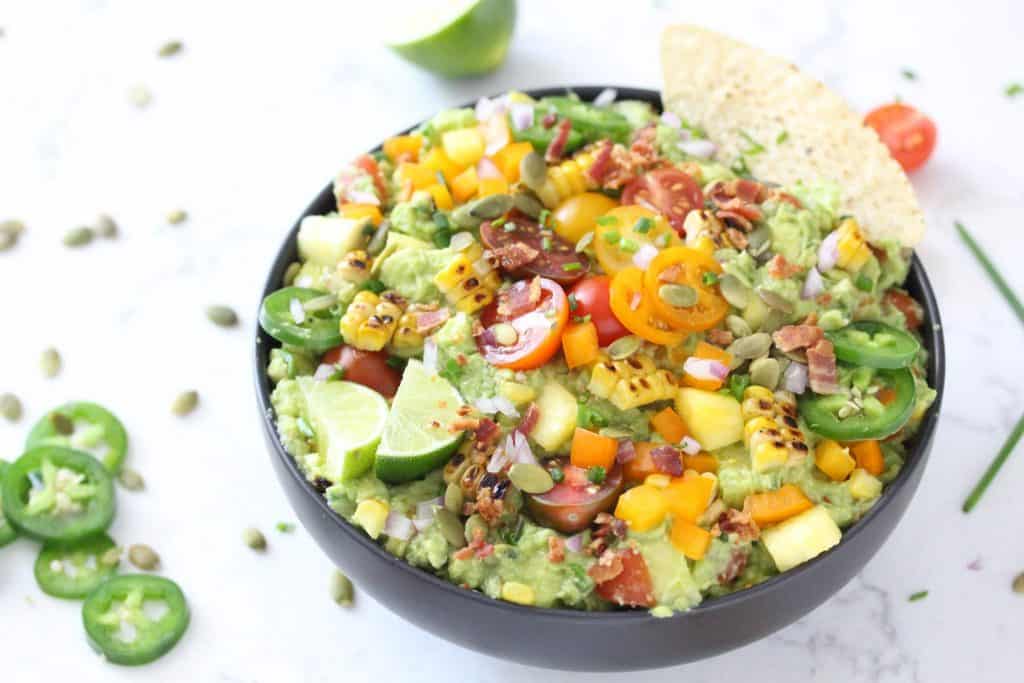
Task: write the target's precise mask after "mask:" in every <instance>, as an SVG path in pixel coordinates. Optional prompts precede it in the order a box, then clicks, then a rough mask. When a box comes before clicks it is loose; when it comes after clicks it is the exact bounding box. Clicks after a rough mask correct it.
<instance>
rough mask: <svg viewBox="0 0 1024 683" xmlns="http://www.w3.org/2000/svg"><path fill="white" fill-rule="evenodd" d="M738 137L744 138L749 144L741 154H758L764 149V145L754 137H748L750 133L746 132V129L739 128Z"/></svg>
mask: <svg viewBox="0 0 1024 683" xmlns="http://www.w3.org/2000/svg"><path fill="white" fill-rule="evenodd" d="M740 137H741V138H743V139H744V140H746V141H747V144H748V145H750V146H749V147H747V148H746V149H745V150H743V154H749V155H751V156H753V155H755V154H760V153H761V152H763V151H764V145H762V144H761V143H760V142H758V141H757V140H755V139H754V138H752V137H750V133H748V132H747V131H745V130H741V131H740Z"/></svg>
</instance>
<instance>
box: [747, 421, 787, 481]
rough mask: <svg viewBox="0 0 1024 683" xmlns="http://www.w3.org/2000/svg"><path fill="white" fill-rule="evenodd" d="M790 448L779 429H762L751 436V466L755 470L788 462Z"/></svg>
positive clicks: (767, 468)
mask: <svg viewBox="0 0 1024 683" xmlns="http://www.w3.org/2000/svg"><path fill="white" fill-rule="evenodd" d="M788 459H789V449H788V448H787V447H786V442H785V441H783V439H782V434H780V433H779V430H778V429H761V430H758V431H757V432H755V433H754V434H753V435H752V436H751V437H750V466H751V468H752V469H753V470H754V471H755V472H764V471H765V470H771V469H775V468H776V467H781V466H782V465H785V464H786V461H787V460H788Z"/></svg>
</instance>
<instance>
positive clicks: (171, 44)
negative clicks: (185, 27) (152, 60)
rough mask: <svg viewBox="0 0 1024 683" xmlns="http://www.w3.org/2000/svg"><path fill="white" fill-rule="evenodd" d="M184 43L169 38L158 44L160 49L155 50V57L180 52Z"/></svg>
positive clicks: (171, 55) (170, 55)
mask: <svg viewBox="0 0 1024 683" xmlns="http://www.w3.org/2000/svg"><path fill="white" fill-rule="evenodd" d="M184 47H185V45H184V44H183V43H182V42H181V41H180V40H169V41H167V42H166V43H164V44H163V45H161V46H160V49H159V50H157V51H156V56H157V57H173V56H174V55H176V54H178V53H179V52H181V50H182V48H184Z"/></svg>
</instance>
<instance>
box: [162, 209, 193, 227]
mask: <svg viewBox="0 0 1024 683" xmlns="http://www.w3.org/2000/svg"><path fill="white" fill-rule="evenodd" d="M187 220H188V214H187V213H186V212H185V211H183V210H182V209H175V210H174V211H171V212H170V213H169V214H167V222H168V223H170V224H171V225H179V224H181V223H184V222H185V221H187Z"/></svg>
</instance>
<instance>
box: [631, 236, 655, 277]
mask: <svg viewBox="0 0 1024 683" xmlns="http://www.w3.org/2000/svg"><path fill="white" fill-rule="evenodd" d="M657 255H658V249H657V247H655V246H654V245H653V244H646V243H645V244H642V245H640V248H639V249H637V250H636V253H634V254H633V265H635V266H636V267H637V268H639V269H640V270H647V266H649V265H651V261H653V260H654V257H655V256H657Z"/></svg>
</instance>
